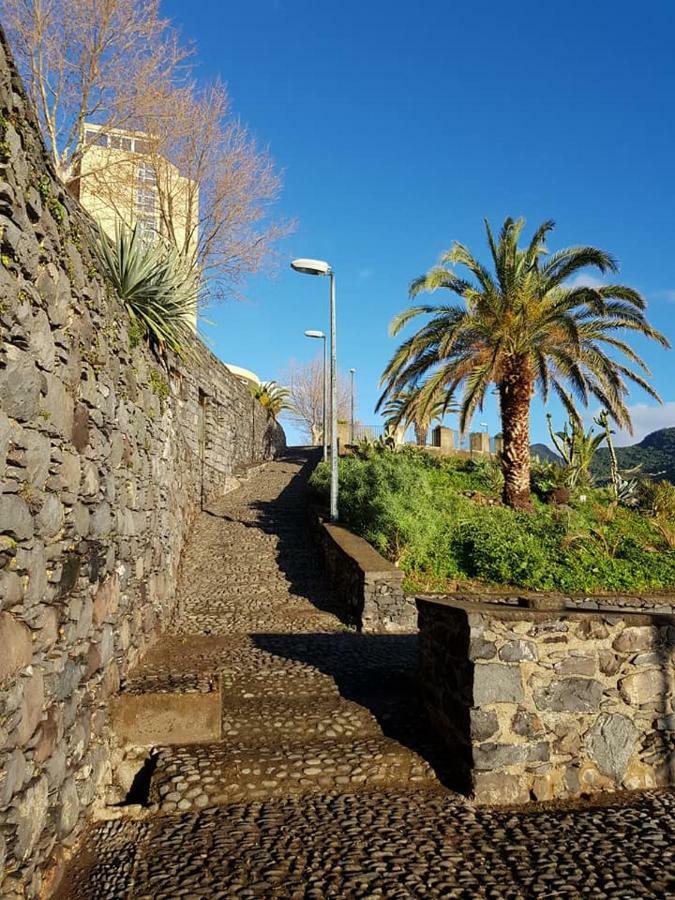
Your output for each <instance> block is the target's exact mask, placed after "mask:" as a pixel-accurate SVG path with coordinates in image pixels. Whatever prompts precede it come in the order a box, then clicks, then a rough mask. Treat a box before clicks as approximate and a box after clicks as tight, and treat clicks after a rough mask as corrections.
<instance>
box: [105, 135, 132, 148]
mask: <svg viewBox="0 0 675 900" xmlns="http://www.w3.org/2000/svg"><path fill="white" fill-rule="evenodd" d="M110 146H111V147H112V149H113V150H131V149H132V147H133V144H132V140H131V138H130V137H124V135H121V134H111V135H110Z"/></svg>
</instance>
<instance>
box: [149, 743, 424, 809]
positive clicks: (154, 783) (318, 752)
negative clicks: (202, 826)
mask: <svg viewBox="0 0 675 900" xmlns="http://www.w3.org/2000/svg"><path fill="white" fill-rule="evenodd" d="M405 787H409V788H411V789H412V788H415V789H416V790H420V789H424V788H429V789H438V782H437V780H436V777H435V774H434V771H433V769H432V768H431V766H430V765H429V763H427V762H426V761H425V760H424V759H422V758H421V757H420V756H418V755H417V754H416V753H413V752H412V751H411V750H408V749H407V748H406V747H403V746H402V745H401V744H399V743H397V742H396V741H392V740H390V739H387V738H375V737H373V738H363V739H359V740H354V741H349V742H347V743H345V742H340V741H338V742H329V741H323V742H313V743H306V744H304V745H303V746H302V747H298V746H294V747H288V748H285V747H278V746H275V747H258V748H256V749H254V750H248V749H242V748H236V747H228V746H227V745H225V744H220V743H219V744H206V745H192V746H179V747H165V748H162V749H161V750H160V751H159V753H158V755H157V757H156V767H155V770H154V772H153V774H152V778H151V782H150V793H149V802H150V804H153V805H154V804H157V805H158V811H159V812H165V813H173V812H176V811H178V812H184V811H188V810H198V809H203V808H205V807H207V806H223V805H226V804H229V803H236V802H239V801H242V800H246V801H250V800H265V799H268V798H273V797H294V796H300V795H305V794H338V793H340V794H348V793H355V792H360V791H368V790H382V789H389V788H405Z"/></svg>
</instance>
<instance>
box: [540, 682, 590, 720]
mask: <svg viewBox="0 0 675 900" xmlns="http://www.w3.org/2000/svg"><path fill="white" fill-rule="evenodd" d="M602 695H603V688H602V685H601V684H600V682H599V681H595V680H594V679H592V678H563V679H561V680H560V681H554V682H551V683H548V684H544V685H542V686H541V687H539V688H536V689H535V691H534V702H535V705H536V707H537V709H544V710H553V711H555V712H582V713H592V712H597V711H598V709H599V707H600V702H601V700H602Z"/></svg>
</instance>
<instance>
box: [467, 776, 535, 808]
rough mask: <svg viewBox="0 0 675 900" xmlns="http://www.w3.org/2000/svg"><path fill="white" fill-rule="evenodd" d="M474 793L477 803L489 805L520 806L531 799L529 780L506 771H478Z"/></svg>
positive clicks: (474, 782)
mask: <svg viewBox="0 0 675 900" xmlns="http://www.w3.org/2000/svg"><path fill="white" fill-rule="evenodd" d="M472 795H473V798H474V800H475V802H476V803H480V804H486V805H488V806H492V805H495V806H518V805H520V804H524V803H528V802H529V800H530V790H529V787H528V784H527V782H526V781H525V780H524V779H522V778H519V777H518V776H517V775H507V774H505V773H504V772H476V773H475V774H474V777H473V790H472Z"/></svg>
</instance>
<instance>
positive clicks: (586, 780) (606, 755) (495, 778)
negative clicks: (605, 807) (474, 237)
mask: <svg viewBox="0 0 675 900" xmlns="http://www.w3.org/2000/svg"><path fill="white" fill-rule="evenodd" d="M418 609H419V628H420V661H421V679H422V686H423V689H424V691H425V695H426V704H427V707H428V709H429V712H430V715H431V717H432V719H433V722H434V723H435V725H436V727H437V729H438V730H439V731H440V733H441V734H442V735H443V737H444V739H445V743H446V745H447V747H448V752H449V753H450V754H452V758H453V760H455V761H456V763H457V765H458V767H459V769H461V770H462V771H463V775H464V779H463V780H464V782H465V783H466V784H467V785H468V787H469V790H470V791H471V792H472V794H473V796H474V797H475V799H476V801H477V802H479V803H507V804H508V803H513V804H519V803H526V802H528V801H529V800H550V799H554V798H561V797H579V796H582V795H586V794H592V793H595V792H598V791H613V790H618V789H637V788H650V787H657V786H666V785H673V784H675V706H674V701H675V618H673V616H670V615H658V614H645V613H643V614H639V613H630V612H624V613H621V614H617V613H603V612H581V611H569V610H564V611H551V612H549V611H537V610H531V609H514V608H508V607H506V606H498V605H489V604H486V603H467V602H465V601H461V600H453V599H451V598H442V599H432V598H429V597H427V598H421V599H418Z"/></svg>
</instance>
